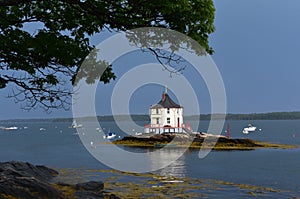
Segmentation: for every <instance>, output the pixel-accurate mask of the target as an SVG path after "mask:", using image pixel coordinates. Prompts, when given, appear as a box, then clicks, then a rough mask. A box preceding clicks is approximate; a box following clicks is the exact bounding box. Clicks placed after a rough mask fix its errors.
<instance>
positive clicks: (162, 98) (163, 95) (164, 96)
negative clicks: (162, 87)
mask: <svg viewBox="0 0 300 199" xmlns="http://www.w3.org/2000/svg"><path fill="white" fill-rule="evenodd" d="M165 99H166V93H163V94H162V97H161V100H162V101H165Z"/></svg>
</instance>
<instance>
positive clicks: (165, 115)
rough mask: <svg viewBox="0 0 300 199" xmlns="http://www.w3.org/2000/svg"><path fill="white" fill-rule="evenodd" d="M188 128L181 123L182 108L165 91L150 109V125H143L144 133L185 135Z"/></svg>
mask: <svg viewBox="0 0 300 199" xmlns="http://www.w3.org/2000/svg"><path fill="white" fill-rule="evenodd" d="M190 130H191V129H190V126H189V125H185V124H184V123H183V107H182V106H180V105H179V104H176V103H175V102H174V101H173V100H172V99H171V98H170V96H169V95H168V93H167V89H166V91H165V92H164V93H163V94H162V98H161V100H160V101H159V102H158V103H157V104H156V105H153V106H151V107H150V124H147V125H145V133H155V134H161V133H186V132H188V131H190Z"/></svg>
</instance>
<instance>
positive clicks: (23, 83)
mask: <svg viewBox="0 0 300 199" xmlns="http://www.w3.org/2000/svg"><path fill="white" fill-rule="evenodd" d="M214 12H215V8H214V5H213V2H212V0H151V1H148V0H113V1H112V0H61V1H58V0H0V71H1V74H0V88H5V87H6V85H7V84H9V83H12V84H15V87H14V88H15V89H14V91H13V92H12V94H11V96H12V97H14V98H15V99H16V100H17V101H25V102H26V105H25V108H32V107H37V106H41V107H43V108H44V109H46V110H49V109H51V108H68V106H67V105H69V100H68V99H69V97H70V95H71V91H70V89H69V88H68V87H67V86H65V83H66V82H69V81H72V79H73V77H74V75H76V72H77V69H78V67H79V66H80V65H81V64H82V62H83V60H84V59H85V57H86V56H87V55H88V54H89V53H90V52H91V51H92V49H93V46H92V45H91V44H90V42H89V37H90V36H92V35H94V34H95V33H100V32H101V31H103V30H109V31H126V30H130V29H134V28H139V27H165V28H169V29H172V30H176V31H179V32H181V33H184V34H186V35H187V36H190V37H191V38H193V39H194V40H196V41H197V42H198V43H199V44H200V45H201V46H202V47H203V48H204V49H205V50H206V52H207V53H210V54H211V53H212V52H213V50H212V48H211V47H210V46H209V44H208V36H209V34H210V33H212V32H213V31H214V25H213V22H214ZM28 23H38V24H39V25H41V26H40V27H42V28H40V29H37V30H35V31H34V32H29V31H28V30H26V29H24V25H26V24H28ZM114 78H115V75H114V73H113V70H112V68H111V66H109V67H108V68H107V69H106V70H105V72H104V73H103V75H102V76H101V78H100V81H102V82H104V83H108V82H109V81H110V80H111V79H114Z"/></svg>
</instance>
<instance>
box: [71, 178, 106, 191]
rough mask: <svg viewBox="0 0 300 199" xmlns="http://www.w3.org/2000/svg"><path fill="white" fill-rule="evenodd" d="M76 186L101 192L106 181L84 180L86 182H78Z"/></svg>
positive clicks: (80, 188)
mask: <svg viewBox="0 0 300 199" xmlns="http://www.w3.org/2000/svg"><path fill="white" fill-rule="evenodd" d="M75 188H76V189H78V190H85V191H93V192H100V191H102V190H103V188H104V183H103V182H96V181H89V182H84V183H78V184H76V185H75Z"/></svg>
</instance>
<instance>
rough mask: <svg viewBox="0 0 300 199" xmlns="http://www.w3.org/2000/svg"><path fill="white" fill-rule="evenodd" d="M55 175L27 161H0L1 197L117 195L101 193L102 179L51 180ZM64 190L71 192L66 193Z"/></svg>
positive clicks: (92, 197)
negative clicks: (98, 180)
mask: <svg viewBox="0 0 300 199" xmlns="http://www.w3.org/2000/svg"><path fill="white" fill-rule="evenodd" d="M57 175H58V172H57V171H55V170H53V169H50V168H48V167H45V166H35V165H32V164H30V163H27V162H16V161H11V162H4V163H0V199H2V198H20V199H23V198H24V199H27V198H55V199H63V198H78V199H81V198H85V199H99V198H111V199H117V198H118V197H117V196H115V195H113V194H111V195H109V194H104V193H103V189H104V183H103V182H96V181H90V182H85V183H78V184H76V185H70V184H66V183H56V184H54V183H51V182H50V181H51V179H52V178H53V177H55V176H57ZM66 190H67V192H68V191H70V192H69V193H67V192H66ZM70 193H71V195H70Z"/></svg>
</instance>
